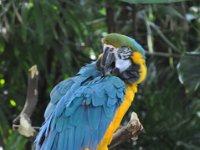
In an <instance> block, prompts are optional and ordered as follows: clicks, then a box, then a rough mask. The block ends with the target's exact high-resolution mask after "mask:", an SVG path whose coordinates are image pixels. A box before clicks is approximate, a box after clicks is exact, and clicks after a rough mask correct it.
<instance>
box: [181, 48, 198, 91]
mask: <svg viewBox="0 0 200 150" xmlns="http://www.w3.org/2000/svg"><path fill="white" fill-rule="evenodd" d="M177 68H178V72H179V80H180V82H181V83H182V84H184V85H185V87H186V88H187V89H188V91H190V92H194V91H199V88H200V69H195V68H200V52H199V51H194V52H188V53H186V54H185V55H184V56H183V57H182V59H181V60H180V62H179V64H178V66H177Z"/></svg>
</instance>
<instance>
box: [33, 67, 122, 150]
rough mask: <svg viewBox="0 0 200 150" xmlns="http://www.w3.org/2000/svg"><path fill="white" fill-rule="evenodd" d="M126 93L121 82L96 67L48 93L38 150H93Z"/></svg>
mask: <svg viewBox="0 0 200 150" xmlns="http://www.w3.org/2000/svg"><path fill="white" fill-rule="evenodd" d="M125 89H126V86H125V84H124V83H123V81H122V80H120V79H119V78H117V77H114V76H106V77H105V76H102V74H101V73H100V72H99V71H98V70H96V67H95V64H90V65H87V66H86V67H84V68H83V69H81V70H80V72H79V73H78V74H77V76H76V77H74V78H71V79H69V80H65V81H62V82H60V83H59V84H58V85H57V86H56V87H55V88H54V89H53V90H52V92H51V101H50V104H49V105H48V107H47V109H46V112H45V123H44V124H43V126H42V128H41V130H40V132H39V134H38V136H37V138H36V140H35V143H36V147H37V150H40V149H41V150H44V149H48V150H56V149H58V150H62V149H69V150H71V149H72V150H73V149H74V150H80V149H84V148H90V149H92V150H95V149H96V147H97V145H98V144H99V142H100V141H101V139H102V138H103V135H104V134H105V132H106V129H107V128H108V126H109V124H110V122H111V121H112V119H113V117H114V114H115V112H116V110H117V108H118V107H119V105H120V104H121V103H122V101H123V99H124V91H125ZM42 139H44V141H42Z"/></svg>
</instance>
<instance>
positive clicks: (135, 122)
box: [109, 112, 144, 149]
mask: <svg viewBox="0 0 200 150" xmlns="http://www.w3.org/2000/svg"><path fill="white" fill-rule="evenodd" d="M141 132H144V128H143V126H142V124H141V123H140V121H139V118H138V116H137V114H136V113H135V112H132V114H131V119H130V121H129V122H128V124H127V125H125V126H122V127H121V128H119V129H118V130H117V131H116V132H115V134H114V136H113V139H112V142H111V144H110V146H109V149H113V148H115V147H116V146H117V145H119V144H121V143H122V142H124V141H126V140H128V139H132V140H133V141H136V140H137V139H138V135H139V133H141Z"/></svg>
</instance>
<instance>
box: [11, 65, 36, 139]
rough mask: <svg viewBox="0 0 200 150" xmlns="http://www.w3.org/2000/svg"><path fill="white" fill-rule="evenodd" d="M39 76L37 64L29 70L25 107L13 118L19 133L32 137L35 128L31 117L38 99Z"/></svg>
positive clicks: (14, 125)
mask: <svg viewBox="0 0 200 150" xmlns="http://www.w3.org/2000/svg"><path fill="white" fill-rule="evenodd" d="M38 78H39V72H38V69H37V66H36V65H34V66H32V67H31V68H30V69H29V72H28V89H27V96H26V102H25V105H24V108H23V110H22V111H21V113H20V114H19V115H18V116H17V117H16V118H15V119H14V120H13V128H14V129H15V128H16V127H17V128H18V131H19V133H20V134H21V135H24V136H26V137H31V136H34V134H35V129H34V128H33V127H32V126H31V120H30V117H31V115H32V113H33V111H34V110H35V106H36V104H37V101H38Z"/></svg>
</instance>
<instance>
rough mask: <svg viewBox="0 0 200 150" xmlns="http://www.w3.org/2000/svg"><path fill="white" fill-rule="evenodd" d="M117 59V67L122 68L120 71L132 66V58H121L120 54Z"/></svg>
mask: <svg viewBox="0 0 200 150" xmlns="http://www.w3.org/2000/svg"><path fill="white" fill-rule="evenodd" d="M116 58H117V59H116V61H115V67H116V68H118V69H119V70H120V72H123V71H125V70H126V69H128V68H129V67H130V66H131V60H129V59H126V60H123V59H119V57H118V56H116Z"/></svg>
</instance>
